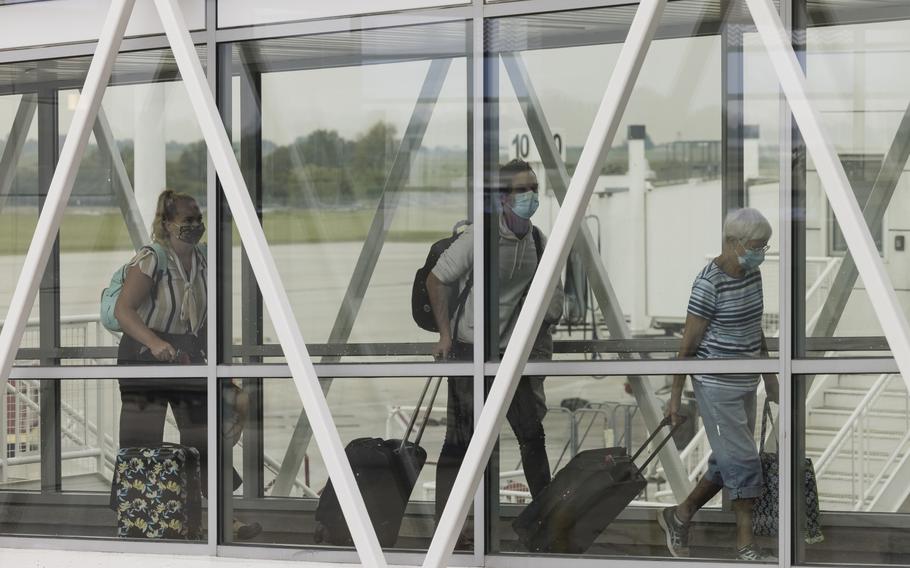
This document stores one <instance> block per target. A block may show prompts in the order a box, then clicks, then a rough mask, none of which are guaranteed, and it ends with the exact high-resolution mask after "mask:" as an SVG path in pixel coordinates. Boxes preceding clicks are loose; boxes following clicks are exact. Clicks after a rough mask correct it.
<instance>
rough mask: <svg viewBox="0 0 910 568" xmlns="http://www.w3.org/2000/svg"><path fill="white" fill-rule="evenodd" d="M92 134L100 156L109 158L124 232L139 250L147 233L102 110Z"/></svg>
mask: <svg viewBox="0 0 910 568" xmlns="http://www.w3.org/2000/svg"><path fill="white" fill-rule="evenodd" d="M94 132H95V141H96V142H97V143H98V150H99V151H100V152H101V154H102V155H104V154H107V155H109V156H110V157H111V164H112V166H113V169H114V180H113V181H114V183H113V186H114V188H113V189H114V197H115V198H116V199H117V205H119V206H120V212H121V213H122V214H123V220H124V222H125V223H126V230H127V232H128V233H129V235H130V241H131V242H132V243H133V248H135V249H136V250H139V249H140V248H142V247H143V246H145V245H146V244H147V243H148V242H149V233H148V230H147V229H146V228H145V222H144V221H143V220H142V215H140V214H139V205H138V204H137V203H136V194H135V193H134V192H133V184H132V183H130V176H129V174H128V173H127V171H126V165H125V164H124V163H123V157H122V156H121V155H120V149H119V148H118V147H117V139H116V138H114V131H113V130H112V129H111V124H110V122H109V121H108V120H107V115H105V113H104V109H103V108H99V109H98V118H97V119H95V128H94Z"/></svg>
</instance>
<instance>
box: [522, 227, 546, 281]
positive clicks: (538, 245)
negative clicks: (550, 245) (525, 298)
mask: <svg viewBox="0 0 910 568" xmlns="http://www.w3.org/2000/svg"><path fill="white" fill-rule="evenodd" d="M531 237H533V239H534V250H535V251H536V252H537V264H540V258H541V257H542V256H543V235H541V234H540V229H538V228H537V225H531ZM535 272H536V271H535ZM527 293H528V292H527V290H526V291H525V294H527Z"/></svg>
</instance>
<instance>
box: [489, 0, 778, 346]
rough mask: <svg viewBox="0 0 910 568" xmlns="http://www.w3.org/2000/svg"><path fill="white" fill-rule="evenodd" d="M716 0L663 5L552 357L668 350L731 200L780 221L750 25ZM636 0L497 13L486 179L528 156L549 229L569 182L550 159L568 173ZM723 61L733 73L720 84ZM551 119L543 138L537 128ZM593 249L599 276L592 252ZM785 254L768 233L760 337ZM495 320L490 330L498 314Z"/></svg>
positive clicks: (591, 216)
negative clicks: (770, 243) (589, 258)
mask: <svg viewBox="0 0 910 568" xmlns="http://www.w3.org/2000/svg"><path fill="white" fill-rule="evenodd" d="M721 5H722V3H713V2H707V3H704V2H685V1H684V2H671V3H669V4H668V6H667V8H666V12H665V13H664V15H663V17H662V21H661V26H660V28H659V29H658V31H657V36H656V39H655V41H654V42H653V43H652V44H651V46H650V48H649V52H648V55H647V57H646V58H645V61H644V64H643V67H642V69H641V72H640V76H639V77H638V78H637V80H636V83H635V86H634V89H633V92H632V95H631V98H630V100H629V104H628V108H627V109H626V111H625V113H624V115H623V118H622V121H621V124H620V126H619V129H618V131H617V132H618V135H617V137H616V139H615V141H614V143H613V147H612V148H611V150H610V152H609V154H608V155H607V158H606V163H605V165H604V167H603V171H602V172H600V175H599V176H598V177H597V180H596V183H595V187H594V195H593V197H592V199H591V202H590V204H589V206H588V211H587V216H586V217H585V221H584V224H583V227H582V233H583V234H582V236H580V237H579V238H578V240H577V242H576V249H575V252H574V253H573V254H572V255H570V258H569V260H568V266H567V269H566V274H565V288H566V291H567V293H566V299H565V309H564V313H563V317H562V319H561V321H560V322H559V325H558V327H557V331H556V334H555V336H554V339H555V345H554V350H555V356H554V358H555V359H558V360H559V359H563V360H564V359H580V358H584V359H603V358H619V357H626V356H629V354H645V355H646V356H649V357H672V356H674V355H675V354H676V352H677V351H678V348H679V340H680V338H681V334H682V330H683V327H684V323H685V318H686V304H687V300H688V297H689V291H690V284H691V280H690V279H689V278H690V277H689V276H683V275H694V274H695V273H697V272H698V270H700V269H701V268H702V267H703V266H704V265H705V262H706V261H707V260H709V259H710V258H712V257H713V256H714V255H715V254H716V253H717V247H718V244H719V242H720V240H721V237H720V235H721V223H722V221H723V218H724V216H725V215H726V213H728V212H729V211H730V210H732V209H735V208H738V207H743V206H746V205H750V206H752V207H754V208H757V209H759V210H761V212H762V213H763V214H764V215H765V217H766V218H768V219H770V220H772V223H773V225H775V226H776V224H777V219H778V217H779V215H778V212H777V210H778V201H779V198H778V195H779V184H778V183H777V181H776V178H777V177H778V176H777V171H776V170H777V169H778V163H779V159H778V154H777V145H778V141H777V137H776V132H777V129H776V124H777V121H778V120H779V117H778V112H777V109H778V103H777V98H778V93H777V90H776V84H774V83H773V81H772V80H770V79H768V75H769V74H768V73H767V71H768V65H767V62H766V61H765V59H764V58H763V57H762V56H761V55H760V54H759V53H756V49H755V48H756V45H755V41H754V37H753V36H750V35H748V34H744V33H743V30H748V29H749V26H750V22H749V19H748V15H747V14H746V13H745V12H741V11H739V10H735V9H734V10H731V13H730V14H727V15H726V18H727V19H726V20H723V19H719V18H720V12H721V10H720V6H721ZM635 7H636V6H635V5H631V6H615V7H607V8H601V9H595V10H585V11H577V12H559V13H552V14H537V15H528V16H520V17H512V18H502V19H496V20H494V21H492V22H491V25H490V28H491V34H490V37H491V42H490V44H491V50H492V52H493V53H494V54H495V55H496V57H495V58H491V59H490V60H489V65H490V66H491V69H490V74H491V76H492V77H494V80H495V87H494V88H496V89H497V91H496V92H497V94H498V97H499V98H498V99H497V103H498V104H497V106H496V110H497V113H496V121H494V122H493V127H492V128H494V130H493V131H492V132H490V133H489V135H490V136H492V137H494V139H495V140H497V141H498V144H497V150H498V151H497V152H496V153H495V154H492V155H491V156H489V157H488V163H487V168H488V170H489V172H490V174H489V177H490V178H491V180H492V179H493V178H494V177H495V176H494V173H495V169H496V168H497V167H498V166H499V165H500V164H503V163H505V162H507V161H508V160H509V159H513V158H520V159H523V160H526V161H528V162H529V163H530V164H531V165H532V168H533V170H534V171H535V173H536V176H537V179H538V181H539V184H540V191H539V195H540V209H539V211H538V212H537V214H536V215H535V217H534V224H535V226H538V227H539V228H540V229H541V230H542V232H543V233H544V234H548V233H549V231H550V228H551V226H552V224H553V222H554V220H555V217H556V214H557V212H558V210H559V203H560V201H561V199H562V195H563V193H564V192H565V186H566V183H567V180H561V179H560V175H559V172H558V168H557V166H556V160H561V161H563V162H565V165H566V169H567V173H568V175H569V176H571V175H572V173H573V171H574V168H575V164H576V163H577V161H578V159H579V156H580V155H581V152H582V148H583V145H584V143H585V140H586V138H587V136H588V133H589V129H590V125H591V123H592V120H593V117H594V115H595V112H596V110H597V108H598V106H599V104H600V100H601V97H602V96H603V93H604V89H605V87H606V83H607V81H608V79H609V69H610V68H611V65H613V64H614V62H615V61H616V58H617V57H618V53H619V49H620V45H621V41H622V39H623V38H624V34H625V32H626V28H625V26H627V25H628V22H629V21H631V16H632V14H633V13H634V10H635ZM715 10H717V12H715ZM724 22H727V23H724ZM567 29H572V30H573V33H566V31H565V30H567ZM531 30H533V33H532V32H531ZM592 69H598V70H599V71H598V72H596V73H592V72H591V70H592ZM725 75H726V76H729V77H733V76H737V77H739V79H738V81H739V83H737V84H733V83H731V82H729V81H728V82H724V81H723V80H722V78H723V77H724V76H725ZM746 78H748V80H746ZM772 91H773V98H772V94H771V93H772ZM744 93H745V94H744ZM746 95H748V96H746ZM746 121H749V122H748V123H746ZM544 126H546V127H548V129H549V130H550V131H551V132H552V134H553V140H552V141H549V140H545V139H544V138H543V135H542V132H543V131H544V130H546V128H544ZM491 183H492V181H491ZM680 211H685V214H684V215H681V214H679V212H680ZM584 232H587V233H588V235H587V236H585V235H584ZM586 248H587V249H593V250H594V252H595V254H594V255H593V256H594V257H595V258H597V259H598V261H599V262H601V263H603V265H604V267H605V269H606V275H607V279H608V282H601V281H600V280H601V276H600V275H598V273H597V271H596V270H594V269H593V268H592V267H589V266H586V265H585V260H584V257H585V255H584V254H581V251H582V250H584V249H586ZM491 254H492V252H491V251H488V255H491ZM491 258H492V257H491ZM778 263H779V260H778V255H777V250H776V246H775V249H774V250H771V251H768V266H767V271H766V273H765V274H764V280H765V283H766V285H765V286H764V289H763V295H764V299H765V304H766V308H767V313H766V317H765V318H764V321H763V324H764V325H765V327H766V331H767V333H768V335H769V336H773V335H775V334H776V332H777V328H778V324H777V320H778V313H777V312H778V309H777V304H778V302H777V298H778V294H777V288H778V286H777V265H778ZM494 264H495V261H494ZM495 286H496V283H495V282H494V283H493V284H492V288H491V289H492V290H494V291H495ZM610 289H612V291H614V292H615V299H613V300H609V297H610V295H611V294H610V291H611V290H610ZM608 300H609V301H608ZM498 317H499V318H508V314H502V313H500V314H499V315H498ZM611 326H612V327H614V328H616V329H611ZM489 330H490V332H491V333H493V334H494V335H495V333H496V324H495V322H492V321H491V322H490V327H489Z"/></svg>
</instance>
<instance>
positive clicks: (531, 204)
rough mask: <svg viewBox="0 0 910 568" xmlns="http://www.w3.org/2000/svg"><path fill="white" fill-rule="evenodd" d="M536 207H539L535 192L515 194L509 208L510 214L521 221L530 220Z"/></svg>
mask: <svg viewBox="0 0 910 568" xmlns="http://www.w3.org/2000/svg"><path fill="white" fill-rule="evenodd" d="M538 206H540V200H539V199H538V197H537V192H536V191H525V192H524V193H517V194H515V195H514V196H513V197H512V204H511V205H510V208H511V209H512V213H515V214H516V215H518V216H519V217H521V218H522V219H530V218H531V217H532V216H533V215H534V213H535V212H536V211H537V207H538Z"/></svg>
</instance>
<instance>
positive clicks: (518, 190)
mask: <svg viewBox="0 0 910 568" xmlns="http://www.w3.org/2000/svg"><path fill="white" fill-rule="evenodd" d="M538 187H539V185H538V184H536V183H532V184H528V185H516V186H515V187H513V188H512V190H513V191H514V192H515V193H525V192H526V191H533V192H535V193H536V192H537V188H538Z"/></svg>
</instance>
